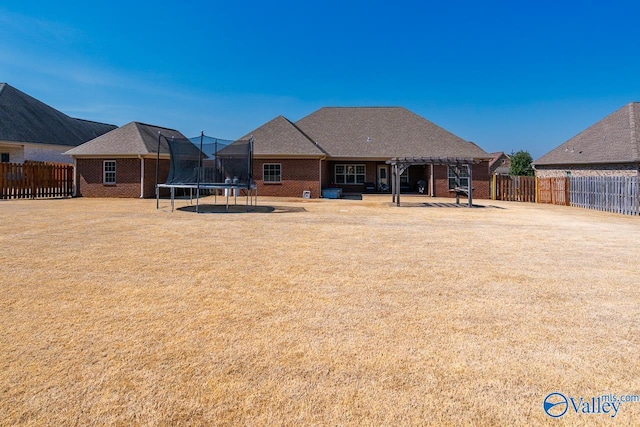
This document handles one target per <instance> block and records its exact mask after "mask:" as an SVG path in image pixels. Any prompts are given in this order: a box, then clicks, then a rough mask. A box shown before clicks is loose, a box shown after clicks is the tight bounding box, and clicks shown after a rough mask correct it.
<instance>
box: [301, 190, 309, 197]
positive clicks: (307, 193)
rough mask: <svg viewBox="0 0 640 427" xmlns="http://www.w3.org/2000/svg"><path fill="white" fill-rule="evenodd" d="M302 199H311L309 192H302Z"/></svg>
mask: <svg viewBox="0 0 640 427" xmlns="http://www.w3.org/2000/svg"><path fill="white" fill-rule="evenodd" d="M302 198H303V199H310V198H311V191H309V190H307V191H303V192H302Z"/></svg>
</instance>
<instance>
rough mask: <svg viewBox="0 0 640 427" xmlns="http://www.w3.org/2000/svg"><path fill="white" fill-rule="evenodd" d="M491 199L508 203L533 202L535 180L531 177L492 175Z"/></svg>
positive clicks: (534, 197)
mask: <svg viewBox="0 0 640 427" xmlns="http://www.w3.org/2000/svg"><path fill="white" fill-rule="evenodd" d="M491 191H492V193H493V194H492V199H494V200H505V201H508V202H535V201H536V178H535V177H533V176H507V175H494V176H493V182H492V185H491Z"/></svg>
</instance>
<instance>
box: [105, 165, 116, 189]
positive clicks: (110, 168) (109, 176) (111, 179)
mask: <svg viewBox="0 0 640 427" xmlns="http://www.w3.org/2000/svg"><path fill="white" fill-rule="evenodd" d="M102 183H103V184H115V183H116V161H115V160H105V161H104V162H102Z"/></svg>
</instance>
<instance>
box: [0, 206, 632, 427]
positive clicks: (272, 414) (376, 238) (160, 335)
mask: <svg viewBox="0 0 640 427" xmlns="http://www.w3.org/2000/svg"><path fill="white" fill-rule="evenodd" d="M416 200H418V199H410V198H403V201H414V202H415V201H416ZM420 200H426V201H431V200H430V199H426V198H425V199H420ZM210 201H211V200H210V199H207V200H204V201H202V202H201V203H205V204H206V203H209V202H210ZM389 201H390V197H389V196H386V197H375V196H371V197H366V198H365V199H364V200H362V201H355V200H302V199H269V198H261V199H260V200H259V204H260V209H258V210H257V211H256V212H252V213H244V212H243V213H228V214H219V213H209V214H199V215H198V214H195V213H193V212H188V211H184V210H182V209H177V210H176V211H174V212H171V211H170V205H169V202H168V201H162V204H161V209H160V210H156V209H155V200H111V199H109V200H100V199H82V198H81V199H68V200H36V201H29V200H27V201H23V200H16V201H14V200H12V201H0V248H1V250H0V281H1V285H0V424H1V425H55V426H59V425H81V426H91V425H290V426H298V425H354V426H361V425H393V426H400V425H531V424H534V425H538V424H554V425H555V424H557V423H558V421H557V420H554V419H552V418H550V417H549V416H547V415H546V414H545V412H544V410H543V400H544V399H545V397H546V396H547V395H548V394H549V393H551V392H555V391H557V392H561V393H563V394H564V395H565V396H567V397H574V398H575V401H576V403H578V402H579V398H580V397H583V398H584V399H585V401H586V400H588V401H589V403H591V398H592V397H598V396H601V395H604V394H607V395H608V394H615V395H618V396H620V395H627V394H630V395H637V394H640V359H639V355H640V331H639V329H640V244H639V243H640V240H639V238H640V218H638V217H628V216H620V215H615V214H607V213H600V212H594V211H588V210H583V209H577V208H571V207H560V206H548V205H536V204H519V203H501V202H493V201H476V202H477V203H479V204H481V205H484V206H485V207H484V208H477V209H466V208H446V207H417V206H414V207H395V206H389ZM418 201H419V200H418ZM440 201H445V200H442V199H441V200H440ZM446 201H449V200H446ZM186 205H187V202H186V201H184V200H179V201H177V202H176V207H177V208H183V207H185V206H186ZM567 406H568V411H567V413H566V414H565V415H564V416H563V417H562V423H563V425H584V424H602V425H612V423H615V424H616V425H632V424H634V423H637V422H638V420H640V402H637V403H623V404H621V405H620V406H619V410H618V412H617V414H616V416H615V418H614V419H613V420H612V419H611V413H609V414H603V413H600V414H591V415H590V414H583V413H582V412H581V411H582V409H584V406H581V407H580V408H579V409H580V413H575V411H574V410H573V408H572V407H571V403H570V404H568V405H567Z"/></svg>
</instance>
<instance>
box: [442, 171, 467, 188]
mask: <svg viewBox="0 0 640 427" xmlns="http://www.w3.org/2000/svg"><path fill="white" fill-rule="evenodd" d="M455 178H456V175H455V174H454V173H453V171H452V168H451V166H447V185H448V186H449V190H453V188H454V187H455V185H454V186H451V180H452V179H453V180H455ZM465 181H466V185H465V184H464V183H465ZM460 186H461V187H463V188H464V187H469V173H468V171H467V168H466V167H463V168H460Z"/></svg>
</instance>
